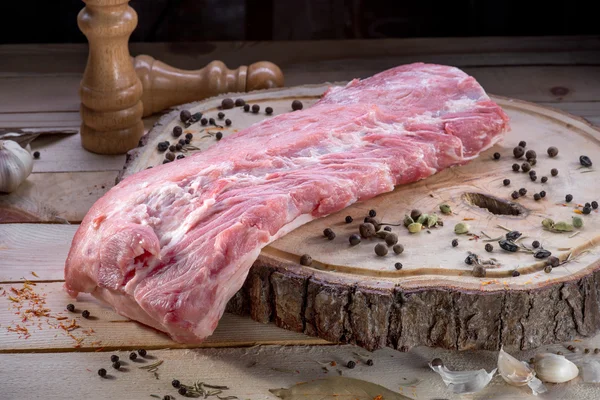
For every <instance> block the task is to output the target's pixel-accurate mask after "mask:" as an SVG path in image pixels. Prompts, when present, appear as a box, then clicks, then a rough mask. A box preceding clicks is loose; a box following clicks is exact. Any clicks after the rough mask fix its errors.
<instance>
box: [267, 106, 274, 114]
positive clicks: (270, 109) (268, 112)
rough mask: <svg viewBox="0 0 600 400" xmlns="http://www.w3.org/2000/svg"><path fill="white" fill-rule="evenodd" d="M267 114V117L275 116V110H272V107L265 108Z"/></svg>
mask: <svg viewBox="0 0 600 400" xmlns="http://www.w3.org/2000/svg"><path fill="white" fill-rule="evenodd" d="M265 114H267V115H271V114H273V108H271V107H267V108H265Z"/></svg>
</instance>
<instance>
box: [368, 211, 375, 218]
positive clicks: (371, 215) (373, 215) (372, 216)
mask: <svg viewBox="0 0 600 400" xmlns="http://www.w3.org/2000/svg"><path fill="white" fill-rule="evenodd" d="M376 216H377V211H375V210H369V217H371V218H375V217H376Z"/></svg>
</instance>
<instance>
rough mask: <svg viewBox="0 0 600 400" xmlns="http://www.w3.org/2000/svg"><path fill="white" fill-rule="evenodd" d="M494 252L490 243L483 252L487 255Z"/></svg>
mask: <svg viewBox="0 0 600 400" xmlns="http://www.w3.org/2000/svg"><path fill="white" fill-rule="evenodd" d="M493 250H494V246H492V245H491V244H490V243H488V244H486V245H485V251H487V252H488V253H491V252H492V251H493Z"/></svg>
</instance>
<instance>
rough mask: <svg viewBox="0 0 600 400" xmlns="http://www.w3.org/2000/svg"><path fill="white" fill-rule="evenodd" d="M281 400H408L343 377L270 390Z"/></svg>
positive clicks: (368, 383) (375, 385)
mask: <svg viewBox="0 0 600 400" xmlns="http://www.w3.org/2000/svg"><path fill="white" fill-rule="evenodd" d="M269 391H270V392H271V393H273V394H274V395H275V396H277V397H279V398H280V399H283V400H299V399H302V400H329V399H331V400H374V399H377V400H410V398H409V397H406V396H403V395H401V394H399V393H396V392H392V391H391V390H389V389H386V388H384V387H383V386H381V385H377V384H375V383H372V382H367V381H363V380H360V379H354V378H346V377H343V376H338V377H332V378H326V379H317V380H314V381H310V382H302V383H298V384H296V385H294V386H291V387H290V388H288V389H283V388H282V389H270V390H269Z"/></svg>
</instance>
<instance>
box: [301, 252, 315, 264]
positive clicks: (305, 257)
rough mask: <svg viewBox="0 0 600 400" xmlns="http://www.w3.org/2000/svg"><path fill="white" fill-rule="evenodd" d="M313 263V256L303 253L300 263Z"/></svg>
mask: <svg viewBox="0 0 600 400" xmlns="http://www.w3.org/2000/svg"><path fill="white" fill-rule="evenodd" d="M311 264H312V257H311V256H309V255H308V254H303V255H302V256H301V257H300V265H304V266H309V265H311Z"/></svg>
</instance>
